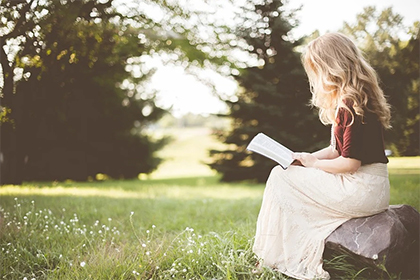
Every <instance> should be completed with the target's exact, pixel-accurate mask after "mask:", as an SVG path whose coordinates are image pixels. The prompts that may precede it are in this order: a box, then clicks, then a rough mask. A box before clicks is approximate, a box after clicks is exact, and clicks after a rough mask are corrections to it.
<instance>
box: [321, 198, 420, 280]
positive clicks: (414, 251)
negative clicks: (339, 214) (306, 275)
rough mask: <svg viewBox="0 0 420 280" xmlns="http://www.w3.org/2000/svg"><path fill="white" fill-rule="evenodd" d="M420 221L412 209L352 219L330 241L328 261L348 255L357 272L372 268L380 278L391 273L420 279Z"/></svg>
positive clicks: (405, 207)
mask: <svg viewBox="0 0 420 280" xmlns="http://www.w3.org/2000/svg"><path fill="white" fill-rule="evenodd" d="M419 221H420V214H419V212H418V211H417V210H416V209H414V208H413V207H411V206H408V205H392V206H390V207H389V209H388V210H386V211H385V212H382V213H379V214H377V215H373V216H370V217H364V218H356V219H351V220H349V221H347V222H346V223H344V224H343V225H341V226H340V227H338V228H337V229H336V230H335V231H334V232H333V233H331V235H330V236H329V237H328V238H327V239H326V241H325V252H324V258H325V259H327V260H328V259H330V258H332V256H338V255H345V256H346V257H347V258H346V259H347V261H348V262H349V263H351V264H352V265H354V266H355V267H356V268H357V269H359V270H360V269H363V268H366V267H369V268H372V269H371V271H373V273H374V274H375V275H378V276H380V277H383V276H384V275H385V277H386V276H387V272H388V273H390V274H395V275H399V276H400V277H401V279H420V275H419V269H420V268H419V250H420V245H419V235H420V233H419ZM388 276H389V275H388Z"/></svg>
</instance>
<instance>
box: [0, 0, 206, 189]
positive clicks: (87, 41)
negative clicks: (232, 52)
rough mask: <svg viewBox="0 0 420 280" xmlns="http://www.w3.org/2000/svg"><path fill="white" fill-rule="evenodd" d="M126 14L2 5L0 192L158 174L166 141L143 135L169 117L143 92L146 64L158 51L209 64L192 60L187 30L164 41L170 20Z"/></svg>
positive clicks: (40, 4)
mask: <svg viewBox="0 0 420 280" xmlns="http://www.w3.org/2000/svg"><path fill="white" fill-rule="evenodd" d="M141 2H142V3H139V2H136V1H132V2H131V4H149V5H155V4H156V3H158V4H159V5H160V6H159V7H162V8H166V9H168V11H174V10H175V8H174V5H172V6H171V5H169V4H166V1H141ZM120 3H121V2H120ZM123 4H124V3H123ZM123 4H121V6H119V7H116V6H114V5H113V1H112V0H109V1H103V0H101V1H99V0H83V1H77V0H68V1H53V0H44V1H41V0H26V1H6V2H5V3H4V5H3V4H2V6H1V8H0V18H1V20H2V22H3V23H5V27H4V28H2V29H1V30H0V32H1V33H0V35H1V42H2V48H1V52H2V53H1V55H0V60H1V66H2V72H3V86H2V95H3V98H2V100H1V101H2V103H1V109H2V114H1V123H2V124H1V157H0V160H1V175H2V176H1V180H0V181H1V182H0V183H1V184H6V183H15V184H16V183H20V182H21V181H22V180H64V179H74V180H86V179H87V178H88V177H94V176H95V174H97V173H106V174H108V175H110V176H112V177H114V178H121V177H123V178H132V177H135V176H137V174H138V173H149V172H151V171H152V170H153V169H154V168H156V167H157V165H158V163H159V162H160V159H158V158H156V157H155V155H154V152H155V151H156V150H157V149H159V148H160V147H161V146H162V145H163V144H164V142H165V140H164V139H163V140H160V141H156V140H152V139H151V138H150V137H149V136H147V135H145V134H144V133H143V132H142V131H143V128H144V127H145V125H147V124H148V123H150V122H153V121H155V120H157V119H158V118H160V116H161V115H162V114H163V113H164V111H163V110H161V109H159V108H157V107H156V106H155V104H154V94H153V93H150V92H146V91H145V90H144V87H143V86H142V82H143V81H144V80H146V79H147V77H148V75H149V74H151V73H152V71H151V70H150V69H147V68H146V67H143V66H144V65H143V64H144V63H143V60H142V59H141V57H142V56H144V55H150V54H153V53H155V52H156V51H158V50H160V49H166V50H167V51H172V52H176V53H178V54H179V56H181V55H183V56H184V59H186V60H188V59H195V60H201V61H202V60H203V59H204V58H203V57H205V55H201V56H200V54H201V52H200V51H195V52H194V54H193V55H189V54H191V53H193V51H192V49H194V45H193V44H189V43H188V42H189V39H188V38H186V37H185V32H186V31H185V30H181V29H177V30H178V31H179V32H178V33H176V32H173V31H171V32H168V30H170V29H169V28H168V26H169V25H170V23H167V22H169V21H170V20H169V19H168V21H167V22H166V25H165V21H161V22H156V21H155V20H152V19H151V18H149V17H147V16H146V14H143V13H142V11H141V9H136V8H135V6H131V7H129V6H127V5H123ZM165 5H166V6H165ZM137 7H140V6H137ZM142 7H144V5H143V6H142ZM120 11H123V12H124V13H122V12H120ZM173 16H174V15H173ZM178 16H179V15H178ZM181 16H182V15H181ZM176 25H177V26H181V23H179V22H178V23H176V24H175V23H174V25H173V26H175V27H176ZM185 50H186V51H187V53H188V54H185V52H184V51H185Z"/></svg>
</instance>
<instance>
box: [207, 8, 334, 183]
mask: <svg viewBox="0 0 420 280" xmlns="http://www.w3.org/2000/svg"><path fill="white" fill-rule="evenodd" d="M282 5H283V4H282V1H279V0H274V1H262V3H260V4H256V5H254V6H253V7H251V9H250V10H248V11H244V13H243V15H246V16H248V18H246V19H245V21H244V24H243V25H242V27H241V28H239V29H238V30H237V36H238V37H239V38H242V39H243V40H245V42H246V43H247V50H248V52H249V53H250V54H251V55H253V56H254V57H256V58H257V60H258V62H257V65H255V66H250V67H247V68H245V69H243V70H242V71H241V73H240V74H239V75H237V76H236V80H237V81H238V83H239V85H240V90H239V92H238V94H237V97H238V100H237V101H235V102H231V101H228V105H229V107H230V115H229V117H230V118H232V123H233V127H232V130H231V131H229V132H224V133H223V132H222V133H221V134H220V135H219V137H220V139H221V140H222V141H223V142H224V143H226V144H229V146H228V147H229V148H228V149H227V150H224V151H215V150H214V151H211V154H212V157H213V159H214V162H213V163H212V164H211V165H210V166H211V167H212V168H214V169H216V170H217V171H219V172H220V173H222V174H223V176H222V179H223V180H226V181H232V180H245V179H257V180H258V181H264V180H266V178H267V176H268V172H269V171H270V167H271V166H274V162H272V161H271V160H268V159H266V158H264V157H262V156H260V155H257V154H251V153H249V152H247V151H246V150H245V149H246V146H247V144H248V143H249V141H250V140H251V138H252V137H253V136H255V135H256V134H257V133H258V132H264V133H265V134H268V135H269V136H271V137H273V138H274V139H276V140H278V141H280V142H281V143H282V144H284V145H285V146H287V147H289V148H290V149H292V150H295V151H305V150H306V151H311V150H315V149H317V148H320V147H323V146H326V145H328V139H329V138H328V133H329V132H328V128H325V127H323V126H322V125H321V124H320V122H319V121H318V118H317V114H316V112H314V111H312V110H311V109H310V108H309V106H307V104H308V102H309V98H310V92H309V88H308V83H307V79H306V75H305V73H304V70H303V67H302V65H301V62H300V57H299V54H298V53H297V52H296V50H295V48H296V47H297V46H299V44H300V42H299V41H293V40H292V39H291V38H289V36H288V32H289V31H290V30H291V29H292V28H293V25H292V23H291V20H290V19H289V18H288V17H289V15H286V14H285V12H284V11H283V9H282Z"/></svg>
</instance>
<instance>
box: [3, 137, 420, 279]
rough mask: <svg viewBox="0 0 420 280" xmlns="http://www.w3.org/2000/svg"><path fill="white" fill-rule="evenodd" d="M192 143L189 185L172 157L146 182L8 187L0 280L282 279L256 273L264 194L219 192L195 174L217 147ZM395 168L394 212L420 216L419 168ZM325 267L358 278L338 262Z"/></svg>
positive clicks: (253, 188)
mask: <svg viewBox="0 0 420 280" xmlns="http://www.w3.org/2000/svg"><path fill="white" fill-rule="evenodd" d="M189 133H190V134H188V133H185V134H180V135H182V137H180V138H179V139H178V140H177V141H181V142H182V141H184V143H185V145H184V146H183V147H184V148H185V149H189V150H191V151H193V150H194V149H196V150H194V151H195V152H194V153H190V154H189V155H186V154H188V153H186V152H185V150H184V152H185V153H181V152H180V151H176V152H175V151H171V152H173V153H174V154H175V153H179V154H180V155H184V156H185V157H189V160H190V162H189V164H190V166H189V170H190V172H192V173H190V177H180V176H178V177H176V178H170V175H171V174H169V175H168V173H167V171H170V172H175V171H174V170H176V168H178V170H180V166H181V167H182V166H183V165H182V164H176V162H177V156H175V155H174V156H173V157H172V159H173V160H172V161H173V162H171V161H168V163H167V165H166V167H165V166H163V167H162V168H167V169H166V171H165V170H162V169H161V170H157V171H156V172H155V173H154V174H152V175H151V176H150V178H149V179H146V180H131V181H103V182H85V183H74V182H37V183H25V184H24V185H22V186H3V187H1V188H0V279H25V278H26V279H28V280H29V279H284V277H283V276H282V275H280V274H278V273H275V272H273V271H271V270H264V272H263V273H262V274H261V275H254V274H252V272H251V271H252V269H253V268H254V265H255V262H256V259H255V257H254V255H253V254H252V250H251V246H252V242H253V235H254V233H255V223H256V218H257V215H258V211H259V207H260V205H261V199H262V194H263V191H264V185H261V184H251V183H236V184H224V183H220V182H219V181H218V177H217V175H214V173H212V171H211V170H209V169H206V168H205V166H198V165H200V164H202V163H201V162H202V161H205V160H206V159H205V153H203V152H202V151H201V152H199V151H200V150H202V148H203V147H208V146H209V145H213V144H214V142H212V140H211V139H207V140H206V137H205V136H203V135H202V137H203V138H201V139H202V141H199V145H202V146H201V148H197V147H195V148H192V146H191V145H192V143H197V142H196V141H194V139H198V138H199V136H198V135H199V132H194V131H190V132H189ZM188 135H189V136H188ZM207 137H208V135H207ZM175 143H176V142H175ZM212 143H213V144H212ZM178 147H181V146H178ZM167 152H168V151H167ZM203 158H204V159H203ZM390 160H391V161H390V164H389V167H390V180H391V185H392V190H391V203H392V204H400V203H404V204H410V205H413V206H415V207H416V208H417V209H419V196H420V192H419V178H420V177H419V176H420V170H419V166H420V164H419V160H420V158H391V159H390ZM416 170H417V171H416ZM180 172H181V173H182V172H185V173H182V174H184V175H185V176H186V175H188V174H187V172H186V171H185V170H181V171H180ZM191 175H196V176H191ZM327 265H329V266H332V267H335V268H340V269H342V270H345V273H346V275H347V276H348V277H346V278H349V279H351V278H358V276H357V273H358V271H356V270H354V268H351V267H349V266H348V265H347V264H346V263H345V262H343V261H342V260H340V259H339V258H338V259H336V260H333V261H332V263H331V262H330V263H328V264H327ZM333 276H334V275H333ZM358 279H359V278H358Z"/></svg>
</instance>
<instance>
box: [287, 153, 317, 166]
mask: <svg viewBox="0 0 420 280" xmlns="http://www.w3.org/2000/svg"><path fill="white" fill-rule="evenodd" d="M293 158H294V159H295V160H298V161H299V162H300V163H301V164H302V165H303V166H305V167H315V163H316V162H317V161H318V159H317V158H316V157H315V156H314V155H312V154H310V153H293Z"/></svg>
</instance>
